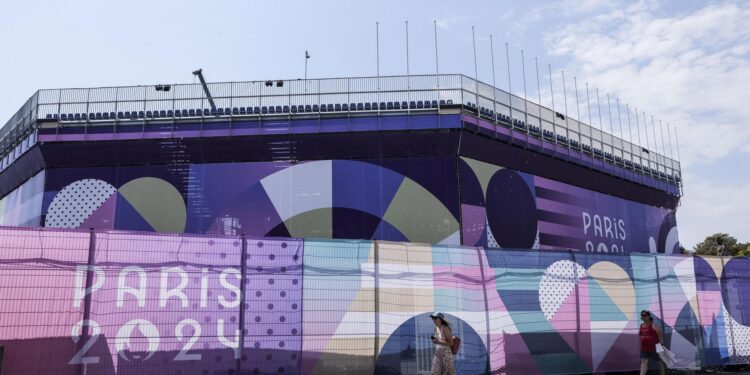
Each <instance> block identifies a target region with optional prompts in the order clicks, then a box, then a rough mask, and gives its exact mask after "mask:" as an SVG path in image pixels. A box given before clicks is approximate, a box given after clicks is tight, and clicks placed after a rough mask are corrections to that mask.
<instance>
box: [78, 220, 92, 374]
mask: <svg viewBox="0 0 750 375" xmlns="http://www.w3.org/2000/svg"><path fill="white" fill-rule="evenodd" d="M95 262H96V232H95V231H94V228H90V229H89V254H88V259H87V260H86V285H85V286H84V289H83V290H84V296H83V320H82V322H81V339H80V340H79V341H78V345H76V349H78V350H77V352H79V351H80V350H81V349H82V348H83V346H84V345H85V344H86V341H87V340H88V338H89V326H90V325H91V294H92V292H93V291H92V290H91V286H92V284H93V283H94V272H93V269H94V263H95ZM86 365H87V364H86V363H83V364H81V365H80V366H79V367H78V373H79V374H86Z"/></svg>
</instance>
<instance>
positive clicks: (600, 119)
mask: <svg viewBox="0 0 750 375" xmlns="http://www.w3.org/2000/svg"><path fill="white" fill-rule="evenodd" d="M596 110H597V111H598V112H599V130H601V131H602V142H603V141H604V136H603V135H604V123H603V122H602V104H601V102H600V101H599V88H598V87H597V88H596Z"/></svg>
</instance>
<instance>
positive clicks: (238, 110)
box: [232, 107, 240, 116]
mask: <svg viewBox="0 0 750 375" xmlns="http://www.w3.org/2000/svg"><path fill="white" fill-rule="evenodd" d="M232 114H233V115H235V116H237V115H239V114H240V109H239V108H237V107H232Z"/></svg>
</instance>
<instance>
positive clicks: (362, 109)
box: [357, 103, 365, 111]
mask: <svg viewBox="0 0 750 375" xmlns="http://www.w3.org/2000/svg"><path fill="white" fill-rule="evenodd" d="M357 110H358V111H364V110H365V105H364V104H363V103H357Z"/></svg>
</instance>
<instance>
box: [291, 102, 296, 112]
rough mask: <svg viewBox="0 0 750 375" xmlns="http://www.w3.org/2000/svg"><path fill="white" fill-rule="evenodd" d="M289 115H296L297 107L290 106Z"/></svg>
mask: <svg viewBox="0 0 750 375" xmlns="http://www.w3.org/2000/svg"><path fill="white" fill-rule="evenodd" d="M290 111H291V113H297V105H296V104H292V107H291V108H290Z"/></svg>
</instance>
